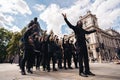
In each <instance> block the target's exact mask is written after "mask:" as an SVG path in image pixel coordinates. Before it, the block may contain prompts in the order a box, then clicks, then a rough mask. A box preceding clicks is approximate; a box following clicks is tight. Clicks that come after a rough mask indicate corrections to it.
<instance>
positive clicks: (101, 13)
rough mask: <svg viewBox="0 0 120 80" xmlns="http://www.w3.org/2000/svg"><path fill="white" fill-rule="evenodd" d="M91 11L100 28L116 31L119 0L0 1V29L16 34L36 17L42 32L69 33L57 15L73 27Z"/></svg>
mask: <svg viewBox="0 0 120 80" xmlns="http://www.w3.org/2000/svg"><path fill="white" fill-rule="evenodd" d="M89 10H90V11H91V13H92V14H95V15H96V17H97V19H98V25H99V27H100V28H101V29H103V30H105V29H109V28H112V29H114V30H116V31H118V32H120V0H0V27H4V28H5V29H8V30H10V31H13V32H16V31H20V30H22V29H23V28H24V27H25V26H27V24H28V23H29V22H30V21H31V20H33V18H34V17H37V18H38V22H39V23H40V26H41V28H42V29H43V30H47V31H48V32H49V31H51V30H53V32H54V33H55V34H56V35H63V34H70V33H71V32H72V30H71V29H69V27H68V26H67V25H66V23H65V21H64V19H63V17H62V15H61V13H66V14H67V17H68V20H69V21H70V22H71V23H72V24H73V25H76V22H77V21H78V20H79V17H80V16H83V15H85V14H86V13H87V11H89Z"/></svg>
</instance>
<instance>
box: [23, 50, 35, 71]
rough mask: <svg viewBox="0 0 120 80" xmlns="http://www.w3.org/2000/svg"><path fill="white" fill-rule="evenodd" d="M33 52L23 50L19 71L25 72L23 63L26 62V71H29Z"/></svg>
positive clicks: (31, 65)
mask: <svg viewBox="0 0 120 80" xmlns="http://www.w3.org/2000/svg"><path fill="white" fill-rule="evenodd" d="M33 53H34V51H33V50H25V51H24V54H23V59H22V61H21V70H22V71H24V72H25V63H26V62H27V66H26V67H27V69H28V70H30V68H32V67H33V59H34V57H33Z"/></svg>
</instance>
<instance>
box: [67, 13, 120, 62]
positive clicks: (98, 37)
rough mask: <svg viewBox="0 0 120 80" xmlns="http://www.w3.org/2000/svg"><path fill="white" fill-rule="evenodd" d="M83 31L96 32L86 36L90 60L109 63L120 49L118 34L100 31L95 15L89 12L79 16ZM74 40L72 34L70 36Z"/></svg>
mask: <svg viewBox="0 0 120 80" xmlns="http://www.w3.org/2000/svg"><path fill="white" fill-rule="evenodd" d="M80 19H81V20H82V22H83V28H84V29H85V30H92V29H97V32H95V33H92V34H89V35H86V39H87V46H88V52H89V58H90V60H96V61H100V62H101V61H111V60H113V59H114V58H115V57H116V56H117V54H116V48H117V47H120V33H118V32H117V31H115V30H113V29H107V30H102V29H100V28H99V25H98V22H97V18H96V15H93V14H91V12H90V11H88V12H87V14H86V15H84V16H80ZM69 36H71V38H72V39H75V38H74V33H72V34H71V35H69Z"/></svg>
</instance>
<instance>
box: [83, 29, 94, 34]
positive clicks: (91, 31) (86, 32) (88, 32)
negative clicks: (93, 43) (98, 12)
mask: <svg viewBox="0 0 120 80" xmlns="http://www.w3.org/2000/svg"><path fill="white" fill-rule="evenodd" d="M94 32H96V30H90V31H85V34H91V33H94Z"/></svg>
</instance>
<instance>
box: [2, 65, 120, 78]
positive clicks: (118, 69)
mask: <svg viewBox="0 0 120 80" xmlns="http://www.w3.org/2000/svg"><path fill="white" fill-rule="evenodd" d="M17 65H18V64H9V63H4V64H0V80H120V64H115V63H90V69H91V71H92V72H93V73H95V74H96V76H89V77H81V76H79V74H78V73H79V70H78V69H72V70H71V69H68V70H64V69H61V70H60V69H59V70H58V71H55V72H54V71H51V72H47V71H46V72H44V71H42V68H41V69H40V71H36V70H35V69H33V74H28V73H27V75H21V73H20V69H19V66H17ZM72 67H74V66H72Z"/></svg>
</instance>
